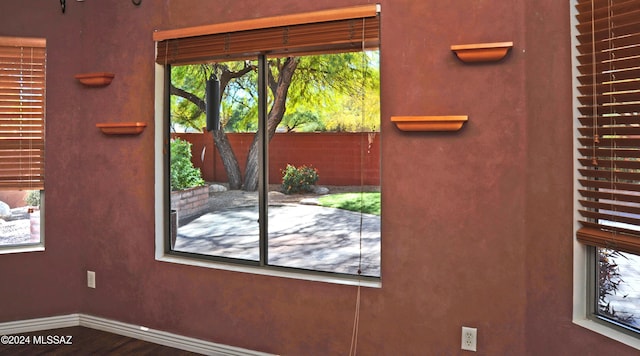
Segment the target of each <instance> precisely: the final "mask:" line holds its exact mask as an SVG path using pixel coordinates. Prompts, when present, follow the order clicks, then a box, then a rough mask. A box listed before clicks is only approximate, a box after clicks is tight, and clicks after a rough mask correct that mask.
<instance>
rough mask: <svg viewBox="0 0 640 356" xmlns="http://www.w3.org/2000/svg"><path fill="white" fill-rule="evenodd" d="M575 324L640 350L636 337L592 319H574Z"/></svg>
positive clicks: (639, 342) (638, 340) (639, 343)
mask: <svg viewBox="0 0 640 356" xmlns="http://www.w3.org/2000/svg"><path fill="white" fill-rule="evenodd" d="M573 323H574V324H576V325H579V326H582V327H583V328H585V329H589V330H591V331H593V332H596V333H598V334H600V335H603V336H606V337H608V338H610V339H613V340H616V341H618V342H621V343H623V344H625V345H627V346H630V347H633V348H635V349H637V350H640V339H638V338H636V337H634V336H631V335H628V334H625V333H623V332H620V331H617V330H614V329H612V328H610V327H608V326H607V325H604V324H601V323H598V322H595V321H593V320H590V319H579V318H574V319H573Z"/></svg>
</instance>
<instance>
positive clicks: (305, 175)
mask: <svg viewBox="0 0 640 356" xmlns="http://www.w3.org/2000/svg"><path fill="white" fill-rule="evenodd" d="M317 181H318V170H317V169H315V168H313V167H307V166H300V167H298V168H296V167H295V166H292V165H290V164H287V168H285V169H284V170H282V190H283V191H284V192H285V194H293V193H301V192H310V191H312V190H313V185H314V184H316V182H317Z"/></svg>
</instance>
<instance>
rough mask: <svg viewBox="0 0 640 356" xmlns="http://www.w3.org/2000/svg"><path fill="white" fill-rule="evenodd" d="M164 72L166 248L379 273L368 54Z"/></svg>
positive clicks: (375, 125) (375, 69)
mask: <svg viewBox="0 0 640 356" xmlns="http://www.w3.org/2000/svg"><path fill="white" fill-rule="evenodd" d="M260 63H262V64H260ZM170 68H171V88H170V93H171V99H170V104H171V110H170V122H169V126H170V137H169V140H168V141H169V142H170V156H171V157H170V160H169V161H170V169H169V174H170V181H171V193H170V196H171V197H170V201H171V214H170V217H171V220H172V224H171V226H172V228H171V229H170V230H171V236H170V237H169V238H170V240H171V241H170V250H171V251H173V252H174V253H181V254H188V255H190V256H193V257H197V256H198V255H199V256H203V257H206V258H214V259H225V260H228V259H233V260H241V261H243V262H245V263H251V264H260V265H265V266H275V267H287V268H297V269H305V270H314V271H322V272H332V273H340V274H351V275H358V274H360V275H364V276H370V277H378V276H379V275H380V132H379V126H380V107H379V85H380V79H379V60H378V51H368V52H355V53H341V54H327V55H314V56H303V57H284V58H266V57H260V59H259V60H258V61H236V62H221V63H220V62H216V63H207V64H195V65H184V66H172V67H170ZM260 78H263V79H262V80H260ZM218 86H219V89H215V88H217V87H218ZM220 93H221V94H220ZM211 98H219V99H220V102H219V103H216V102H214V100H211ZM208 108H209V109H208ZM210 108H215V109H214V110H210ZM207 110H209V113H208V114H207ZM213 113H216V114H219V123H218V121H216V120H214V119H213V115H212V114H213ZM263 143H265V144H263ZM261 157H263V158H261ZM180 158H181V159H180ZM290 169H292V170H294V173H295V174H297V176H296V177H295V178H296V179H298V178H304V177H307V174H311V175H312V176H314V178H315V177H316V175H318V176H317V178H318V179H313V180H305V181H304V182H302V183H300V182H297V183H295V184H294V185H296V189H292V188H293V185H292V184H293V183H291V181H287V180H286V178H285V180H283V174H284V173H285V172H287V171H288V170H290ZM296 172H298V173H296ZM183 176H187V177H188V178H193V177H192V176H195V178H194V179H193V181H192V183H193V184H191V185H195V187H191V186H183V185H182V184H179V183H181V182H182V181H186V180H188V179H186V178H184V177H183ZM307 178H309V177H307ZM299 184H302V185H301V186H300V187H298V185H299ZM297 188H302V189H297ZM337 193H341V195H335V194H337ZM203 202H204V203H203Z"/></svg>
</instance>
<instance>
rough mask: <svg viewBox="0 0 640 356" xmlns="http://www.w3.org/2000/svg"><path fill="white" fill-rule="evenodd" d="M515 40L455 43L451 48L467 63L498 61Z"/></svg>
mask: <svg viewBox="0 0 640 356" xmlns="http://www.w3.org/2000/svg"><path fill="white" fill-rule="evenodd" d="M512 47H513V42H494V43H476V44H466V45H453V46H451V50H452V51H453V52H454V53H455V54H456V56H457V57H458V59H460V60H461V61H463V62H465V63H474V62H496V61H499V60H501V59H502V58H504V57H505V56H506V55H507V52H509V50H510V49H511V48H512Z"/></svg>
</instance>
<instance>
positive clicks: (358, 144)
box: [172, 132, 380, 185]
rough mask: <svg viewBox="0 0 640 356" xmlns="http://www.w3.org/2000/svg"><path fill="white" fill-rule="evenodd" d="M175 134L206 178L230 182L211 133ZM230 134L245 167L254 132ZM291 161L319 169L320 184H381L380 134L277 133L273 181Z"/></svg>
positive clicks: (271, 158)
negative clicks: (188, 149)
mask: <svg viewBox="0 0 640 356" xmlns="http://www.w3.org/2000/svg"><path fill="white" fill-rule="evenodd" d="M172 137H180V138H182V139H185V140H187V141H189V142H191V144H192V146H191V152H192V158H191V161H192V162H193V164H194V166H196V167H198V168H200V171H201V172H202V176H203V178H204V180H206V181H208V182H227V180H228V178H227V174H226V172H225V170H224V166H223V165H222V160H221V159H220V154H219V152H218V150H217V149H216V147H215V145H214V144H213V136H212V135H211V133H180V134H172ZM227 137H228V138H229V142H230V143H231V146H232V147H233V151H234V152H235V153H236V158H237V159H238V164H239V165H240V167H241V168H240V169H241V170H244V167H245V165H246V162H247V160H246V157H247V153H248V152H249V147H250V146H251V143H252V142H253V137H254V134H245V133H229V134H227ZM369 141H371V142H369ZM203 150H204V154H203ZM287 164H292V165H294V166H296V167H299V166H302V165H307V166H313V167H314V168H316V169H318V173H319V175H320V179H318V184H325V185H360V184H364V185H380V134H379V133H373V132H372V133H326V132H323V133H277V134H275V135H274V137H273V139H272V140H271V142H270V144H269V182H271V183H272V184H279V183H281V182H282V173H281V172H282V170H283V169H285V167H286V166H287Z"/></svg>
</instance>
